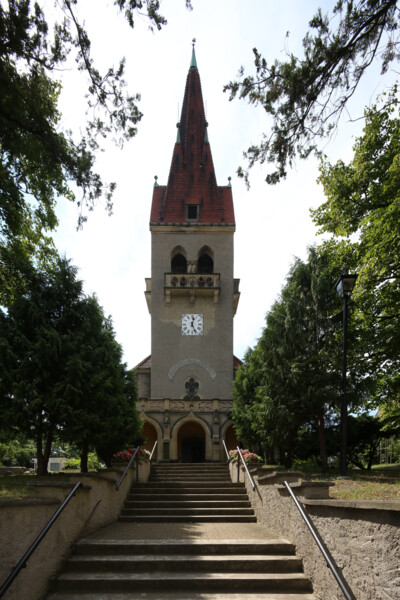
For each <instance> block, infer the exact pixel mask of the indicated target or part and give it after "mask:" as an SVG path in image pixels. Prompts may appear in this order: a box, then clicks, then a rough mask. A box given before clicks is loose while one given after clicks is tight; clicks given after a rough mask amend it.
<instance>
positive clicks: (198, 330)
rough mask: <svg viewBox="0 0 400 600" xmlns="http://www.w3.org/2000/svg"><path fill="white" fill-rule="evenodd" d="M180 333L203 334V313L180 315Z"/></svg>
mask: <svg viewBox="0 0 400 600" xmlns="http://www.w3.org/2000/svg"><path fill="white" fill-rule="evenodd" d="M182 335H203V315H196V314H186V315H182Z"/></svg>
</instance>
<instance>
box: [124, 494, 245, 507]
mask: <svg viewBox="0 0 400 600" xmlns="http://www.w3.org/2000/svg"><path fill="white" fill-rule="evenodd" d="M164 506H165V507H166V508H250V507H251V502H250V500H246V499H242V500H231V497H230V496H227V498H226V499H223V500H220V499H219V500H210V498H209V497H208V498H207V500H205V499H201V498H200V499H199V500H191V499H187V498H185V497H184V495H182V496H180V497H179V496H178V497H177V499H175V500H171V499H170V497H169V496H164V497H163V498H160V497H158V499H157V500H148V499H144V500H137V499H136V500H127V501H126V502H125V508H129V509H131V510H132V509H136V508H139V509H142V508H161V507H164Z"/></svg>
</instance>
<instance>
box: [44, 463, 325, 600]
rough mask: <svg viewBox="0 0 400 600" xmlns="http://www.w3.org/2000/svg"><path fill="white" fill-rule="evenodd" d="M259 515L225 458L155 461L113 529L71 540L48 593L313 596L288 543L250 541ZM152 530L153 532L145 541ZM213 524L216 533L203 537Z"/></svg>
mask: <svg viewBox="0 0 400 600" xmlns="http://www.w3.org/2000/svg"><path fill="white" fill-rule="evenodd" d="M255 521H256V518H255V516H254V514H253V511H252V510H251V507H250V503H249V500H248V497H247V494H246V491H245V488H244V485H243V484H232V483H231V481H230V479H229V476H228V471H227V467H226V465H218V464H217V465H214V464H194V465H173V464H172V465H170V464H165V465H155V466H153V468H152V474H151V478H150V480H149V482H148V483H146V484H134V485H133V487H132V490H131V492H130V494H129V495H128V498H127V500H126V503H125V507H124V509H123V511H122V514H121V517H120V522H119V523H118V524H116V525H115V526H114V527H115V534H114V535H112V536H111V537H110V534H109V531H108V532H107V536H106V535H104V536H101V537H99V534H100V535H101V532H99V533H98V534H96V536H91V537H89V538H86V539H83V540H80V541H79V542H78V543H77V545H76V547H75V549H74V552H73V554H72V555H71V556H70V558H69V559H68V561H67V562H66V564H65V567H64V571H63V572H62V573H61V574H60V575H59V577H58V578H57V579H55V580H54V581H53V582H52V586H51V587H52V592H51V593H50V594H49V595H48V596H47V600H77V599H78V598H79V600H139V599H141V600H200V599H201V600H315V597H314V595H313V594H312V586H311V582H310V580H309V579H308V578H307V577H306V576H305V575H304V573H303V570H302V561H301V559H300V558H299V557H298V556H296V554H295V547H294V545H293V544H291V543H290V542H288V541H287V540H282V539H272V538H271V536H269V537H266V538H265V539H264V538H261V537H260V536H258V537H257V539H256V535H255V531H256V530H255V529H254V528H259V527H262V526H259V525H257V524H256V523H255ZM146 523H147V525H146ZM162 523H164V525H162ZM111 527H112V526H111ZM166 527H169V531H170V532H171V528H172V531H173V535H172V536H171V535H170V534H169V535H168V536H164V537H163V535H162V532H163V528H164V529H165V528H166ZM121 528H122V529H121ZM149 528H152V530H153V531H154V529H156V531H159V532H160V534H159V538H158V539H143V538H146V535H144V534H145V532H146V530H148V529H149ZM206 528H208V529H207V531H206ZM216 528H219V529H218V532H219V535H221V539H211V538H210V539H209V538H208V534H209V533H210V531H211V530H213V531H216ZM243 528H245V530H246V531H245V533H246V537H243V535H242V538H240V535H236V534H237V533H238V530H239V529H240V530H241V534H243ZM122 530H124V535H118V531H119V532H120V534H121V531H122ZM129 532H132V533H134V535H130V534H129ZM140 532H143V535H140ZM204 532H206V534H207V535H206V536H204V535H203V536H202V535H201V533H204ZM222 535H224V536H225V539H222Z"/></svg>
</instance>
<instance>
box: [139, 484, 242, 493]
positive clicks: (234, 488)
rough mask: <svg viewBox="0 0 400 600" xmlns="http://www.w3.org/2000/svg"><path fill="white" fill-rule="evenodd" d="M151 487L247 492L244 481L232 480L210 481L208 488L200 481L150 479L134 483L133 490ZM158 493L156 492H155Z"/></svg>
mask: <svg viewBox="0 0 400 600" xmlns="http://www.w3.org/2000/svg"><path fill="white" fill-rule="evenodd" d="M151 488H155V489H166V490H167V489H173V488H176V489H179V488H184V489H198V490H203V493H204V494H208V493H209V492H210V490H211V489H212V493H213V494H214V493H221V492H216V490H219V489H221V490H232V491H234V492H236V493H240V492H238V490H243V491H244V493H246V488H245V486H244V484H243V483H231V482H230V481H210V482H209V483H208V484H207V488H205V487H204V484H203V483H202V482H199V481H186V482H183V481H165V482H164V481H148V482H146V483H134V484H133V485H132V490H133V491H136V490H140V491H142V490H150V489H151ZM154 493H156V492H154Z"/></svg>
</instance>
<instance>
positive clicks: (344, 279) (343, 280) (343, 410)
mask: <svg viewBox="0 0 400 600" xmlns="http://www.w3.org/2000/svg"><path fill="white" fill-rule="evenodd" d="M357 277H358V275H349V274H348V273H343V274H342V275H340V277H339V278H338V280H337V281H336V283H335V290H336V291H337V293H338V295H339V296H340V297H341V298H342V299H343V357H342V398H341V401H340V475H341V476H342V477H344V476H345V475H346V473H347V461H346V452H347V389H346V373H347V303H348V299H349V298H350V296H351V293H352V291H353V289H354V285H355V283H356V279H357Z"/></svg>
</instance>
